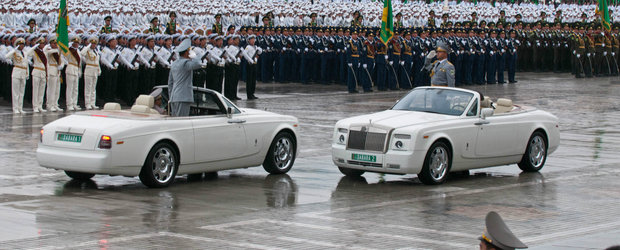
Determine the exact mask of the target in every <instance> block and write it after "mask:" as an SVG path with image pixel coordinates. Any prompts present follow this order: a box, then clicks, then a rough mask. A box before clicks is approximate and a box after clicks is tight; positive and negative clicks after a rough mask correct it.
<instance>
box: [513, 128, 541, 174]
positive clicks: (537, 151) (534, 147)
mask: <svg viewBox="0 0 620 250" xmlns="http://www.w3.org/2000/svg"><path fill="white" fill-rule="evenodd" d="M546 161H547V140H546V139H545V135H544V134H543V133H541V132H539V131H536V132H534V133H533V134H532V136H531V137H530V139H529V140H528V143H527V148H526V149H525V154H523V158H521V162H519V164H518V165H519V168H520V169H521V170H523V171H525V172H537V171H539V170H540V169H541V168H542V167H543V166H544V165H545V162H546Z"/></svg>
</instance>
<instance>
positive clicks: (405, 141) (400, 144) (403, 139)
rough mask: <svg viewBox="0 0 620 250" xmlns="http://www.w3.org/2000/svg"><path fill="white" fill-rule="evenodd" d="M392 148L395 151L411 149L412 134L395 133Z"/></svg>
mask: <svg viewBox="0 0 620 250" xmlns="http://www.w3.org/2000/svg"><path fill="white" fill-rule="evenodd" d="M390 149H391V150H395V151H408V150H411V149H412V148H411V135H406V134H394V136H393V137H392V141H391V143H390Z"/></svg>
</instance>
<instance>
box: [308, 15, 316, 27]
mask: <svg viewBox="0 0 620 250" xmlns="http://www.w3.org/2000/svg"><path fill="white" fill-rule="evenodd" d="M316 17H317V15H316V13H312V14H310V23H308V26H309V27H318V26H319V23H318V22H317V20H316Z"/></svg>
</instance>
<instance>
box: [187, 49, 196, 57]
mask: <svg viewBox="0 0 620 250" xmlns="http://www.w3.org/2000/svg"><path fill="white" fill-rule="evenodd" d="M195 57H196V52H194V51H193V50H190V51H189V58H191V59H194V58H195Z"/></svg>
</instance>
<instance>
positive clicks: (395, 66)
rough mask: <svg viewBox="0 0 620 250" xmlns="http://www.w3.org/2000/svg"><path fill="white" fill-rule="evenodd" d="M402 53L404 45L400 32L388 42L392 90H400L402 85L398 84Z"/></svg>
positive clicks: (389, 83)
mask: <svg viewBox="0 0 620 250" xmlns="http://www.w3.org/2000/svg"><path fill="white" fill-rule="evenodd" d="M401 52H402V44H401V42H400V36H399V34H398V32H395V33H394V37H393V38H392V40H390V42H388V56H389V61H388V63H387V67H388V72H387V75H388V87H389V88H390V90H398V87H399V86H400V83H399V82H398V80H399V79H398V73H399V71H400V70H399V69H400V67H399V66H400V65H399V62H400V54H401Z"/></svg>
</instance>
